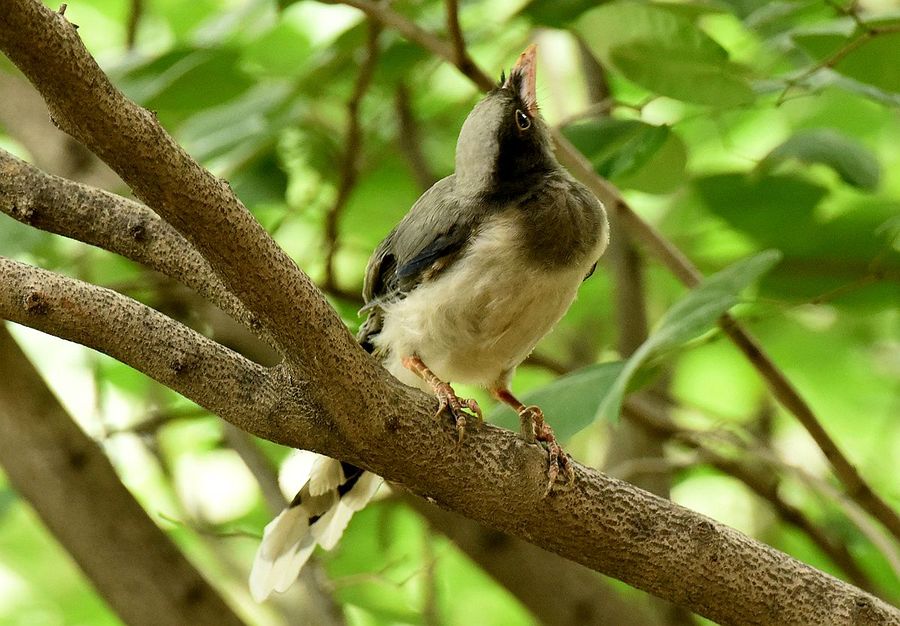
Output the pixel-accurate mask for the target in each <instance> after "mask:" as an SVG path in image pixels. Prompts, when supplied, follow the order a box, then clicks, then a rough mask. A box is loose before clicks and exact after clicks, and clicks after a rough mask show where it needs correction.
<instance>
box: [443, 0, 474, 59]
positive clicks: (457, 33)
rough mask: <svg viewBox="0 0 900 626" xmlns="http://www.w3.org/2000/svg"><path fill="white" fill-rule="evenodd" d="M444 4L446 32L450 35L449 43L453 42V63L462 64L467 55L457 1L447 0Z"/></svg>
mask: <svg viewBox="0 0 900 626" xmlns="http://www.w3.org/2000/svg"><path fill="white" fill-rule="evenodd" d="M444 6H445V7H446V9H447V33H448V34H449V35H450V43H451V44H453V52H454V55H455V56H454V57H453V64H454V65H457V66H459V65H462V63H463V60H464V59H465V58H466V57H467V56H468V52H467V51H466V40H465V38H463V33H462V29H461V28H460V26H459V2H458V1H457V0H447V1H446V3H445V4H444Z"/></svg>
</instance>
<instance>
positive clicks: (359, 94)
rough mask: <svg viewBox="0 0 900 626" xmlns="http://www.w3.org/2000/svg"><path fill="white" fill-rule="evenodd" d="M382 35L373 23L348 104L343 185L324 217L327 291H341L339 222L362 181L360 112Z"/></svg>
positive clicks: (341, 175)
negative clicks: (337, 272)
mask: <svg viewBox="0 0 900 626" xmlns="http://www.w3.org/2000/svg"><path fill="white" fill-rule="evenodd" d="M380 33H381V26H380V25H379V24H378V23H377V22H370V23H369V30H368V38H367V40H366V58H365V61H363V64H362V67H360V69H359V74H357V76H356V82H355V83H354V84H353V93H352V94H351V95H350V100H349V101H348V102H347V136H346V139H345V141H344V145H345V148H344V155H343V159H342V161H341V172H340V184H339V185H338V190H337V197H336V198H335V200H334V204H333V205H332V206H331V208H329V210H328V212H327V213H326V214H325V277H324V279H323V283H324V288H325V289H326V290H327V291H336V290H337V289H338V287H337V279H336V277H335V270H334V257H335V255H336V254H337V249H338V236H339V233H338V222H339V221H340V218H341V213H342V212H343V211H344V207H345V206H346V205H347V200H349V199H350V194H351V192H352V191H353V188H354V187H355V186H356V180H357V178H358V177H359V164H360V160H361V158H362V127H361V124H360V120H359V109H360V106H361V105H362V100H363V97H364V96H365V95H366V92H367V91H368V90H369V86H370V85H371V84H372V76H374V74H375V68H376V67H377V66H378V54H379V50H378V35H379V34H380Z"/></svg>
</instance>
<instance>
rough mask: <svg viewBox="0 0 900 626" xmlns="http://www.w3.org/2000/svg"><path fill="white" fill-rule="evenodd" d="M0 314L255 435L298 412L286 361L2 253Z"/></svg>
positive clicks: (309, 428) (308, 429) (298, 423)
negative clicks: (274, 361) (273, 362)
mask: <svg viewBox="0 0 900 626" xmlns="http://www.w3.org/2000/svg"><path fill="white" fill-rule="evenodd" d="M0 317H2V318H4V319H8V320H11V321H14V322H18V323H20V324H24V325H26V326H30V327H32V328H36V329H38V330H41V331H44V332H46V333H50V334H52V335H56V336H57V337H62V338H63V339H68V340H69V341H75V342H77V343H80V344H83V345H85V346H88V347H91V348H94V349H95V350H98V351H100V352H103V353H105V354H108V355H109V356H111V357H113V358H115V359H118V360H119V361H122V362H123V363H126V364H128V365H131V366H132V367H134V368H135V369H137V370H139V371H141V372H143V373H144V374H146V375H148V376H150V377H151V378H153V379H154V380H156V381H158V382H160V383H162V384H163V385H166V386H167V387H169V388H171V389H174V390H175V391H177V392H178V393H180V394H182V395H183V396H185V397H186V398H189V399H191V400H193V401H194V402H196V403H197V404H199V405H201V406H203V407H205V408H206V409H208V410H210V411H212V412H214V413H216V414H217V415H220V416H221V417H223V418H225V419H226V420H228V421H230V422H232V423H233V424H235V425H236V426H239V427H240V428H242V429H244V430H247V431H250V432H254V433H256V434H260V433H261V432H267V433H268V435H269V438H272V436H273V432H272V431H273V430H277V428H278V425H277V422H278V414H279V413H280V412H283V411H285V410H287V407H291V410H292V411H297V405H296V401H294V400H293V399H291V398H290V397H289V394H287V396H286V393H285V391H283V388H286V387H287V385H288V381H289V377H288V375H287V373H286V370H285V369H284V368H283V367H276V368H272V369H266V368H264V367H262V366H260V365H257V364H256V363H253V362H252V361H249V360H247V359H245V358H243V357H241V356H239V355H238V354H236V353H234V352H232V351H230V350H228V349H227V348H224V347H222V346H220V345H219V344H217V343H215V342H214V341H211V340H210V339H207V338H206V337H204V336H202V335H200V334H199V333H196V332H194V331H192V330H190V329H189V328H187V327H186V326H184V325H182V324H179V323H178V322H175V321H173V320H171V319H170V318H168V317H166V316H165V315H163V314H161V313H159V312H157V311H154V310H153V309H151V308H149V307H147V306H145V305H143V304H141V303H139V302H136V301H135V300H132V299H130V298H127V297H125V296H123V295H121V294H118V293H116V292H115V291H112V290H110V289H104V288H102V287H95V286H93V285H89V284H87V283H84V282H81V281H78V280H75V279H72V278H65V277H62V276H59V275H58V274H54V273H52V272H48V271H46V270H42V269H38V268H35V267H31V266H29V265H26V264H24V263H19V262H17V261H12V260H10V259H5V258H3V257H0ZM304 414H305V415H310V414H313V413H304ZM295 421H296V423H295V424H294V426H295V427H296V426H302V424H304V423H306V426H305V427H303V428H301V430H305V431H306V435H301V438H306V439H308V440H310V439H312V438H311V437H310V432H312V431H313V430H315V426H314V425H313V424H312V423H310V421H309V420H307V419H302V420H295ZM297 434H300V432H299V431H296V432H295V435H297ZM322 434H323V433H318V434H317V435H316V436H315V439H322V438H323V437H322ZM262 436H266V435H262ZM325 438H328V437H327V436H326V437H325ZM298 445H302V444H300V443H299V442H298Z"/></svg>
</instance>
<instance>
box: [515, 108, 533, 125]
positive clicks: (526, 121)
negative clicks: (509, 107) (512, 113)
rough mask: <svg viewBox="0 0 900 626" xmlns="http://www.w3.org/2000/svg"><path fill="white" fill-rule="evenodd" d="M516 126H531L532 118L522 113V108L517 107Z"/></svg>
mask: <svg viewBox="0 0 900 626" xmlns="http://www.w3.org/2000/svg"><path fill="white" fill-rule="evenodd" d="M516 126H518V127H519V130H528V129H529V128H531V118H529V117H528V116H527V115H525V114H524V113H522V109H516Z"/></svg>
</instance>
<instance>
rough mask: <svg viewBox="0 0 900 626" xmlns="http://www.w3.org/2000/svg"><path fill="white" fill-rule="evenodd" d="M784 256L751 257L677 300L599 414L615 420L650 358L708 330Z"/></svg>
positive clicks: (633, 358)
mask: <svg viewBox="0 0 900 626" xmlns="http://www.w3.org/2000/svg"><path fill="white" fill-rule="evenodd" d="M780 258H781V254H780V253H779V252H778V251H775V250H767V251H766V252H762V253H760V254H757V255H755V256H752V257H749V258H747V259H744V260H742V261H739V262H737V263H734V264H733V265H730V266H729V267H727V268H725V269H724V270H722V271H720V272H717V273H715V274H713V275H712V276H708V277H707V278H706V279H704V280H703V282H702V283H700V284H699V285H698V286H697V287H695V288H694V289H692V290H691V291H690V292H688V294H687V295H686V296H684V297H683V298H682V299H681V300H679V301H678V302H676V303H675V304H674V305H673V306H672V307H671V308H670V309H669V310H668V311H667V312H666V314H665V315H664V316H663V318H662V320H660V322H659V325H658V327H657V328H656V330H654V332H653V334H652V335H650V337H649V338H648V339H647V340H646V341H645V342H644V343H643V344H641V346H640V347H639V348H638V349H637V350H636V351H635V352H634V354H633V355H632V356H631V358H629V359H628V361H626V363H625V366H624V367H623V368H622V370H621V372H620V373H619V375H618V376H617V377H616V379H615V381H613V382H612V384H611V386H610V388H609V391H608V392H607V393H606V394H605V396H604V398H603V401H602V402H601V404H600V408H599V409H598V411H597V414H598V417H600V418H601V419H606V420H614V419H616V418H617V417H618V415H619V409H620V407H621V405H622V398H623V396H624V395H625V390H626V388H627V387H628V382H629V380H630V379H631V377H632V376H634V374H635V373H636V372H637V370H638V369H639V368H640V367H641V365H643V364H644V363H646V362H647V361H648V360H650V359H652V358H654V357H657V356H659V355H661V354H662V353H664V352H667V351H669V350H672V349H674V348H677V347H678V346H680V345H681V344H684V343H686V342H688V341H690V340H691V339H694V338H695V337H697V336H698V335H700V334H701V333H703V332H705V331H707V330H709V329H710V328H711V327H712V326H713V324H715V322H716V320H718V319H719V317H721V316H722V314H723V313H725V312H726V311H728V309H730V308H731V307H732V306H734V305H735V304H736V303H737V300H738V294H739V293H740V292H741V291H742V290H743V289H744V288H746V287H747V286H748V285H750V284H751V283H753V282H754V281H756V280H757V279H758V278H759V277H760V276H762V275H763V274H764V273H765V272H767V271H768V270H770V269H771V268H772V267H773V266H774V265H775V264H776V263H777V262H778V260H779V259H780Z"/></svg>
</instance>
